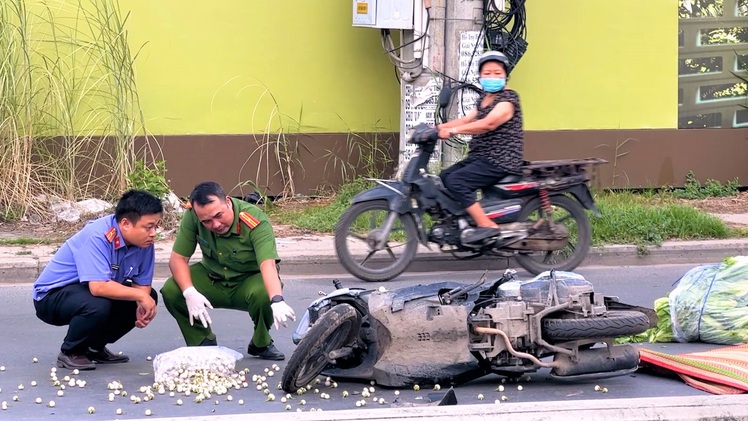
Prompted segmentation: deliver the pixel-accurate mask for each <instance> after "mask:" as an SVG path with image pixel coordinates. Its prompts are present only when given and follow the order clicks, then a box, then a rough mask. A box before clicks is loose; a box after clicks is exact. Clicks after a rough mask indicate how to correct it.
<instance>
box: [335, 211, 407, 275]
mask: <svg viewBox="0 0 748 421" xmlns="http://www.w3.org/2000/svg"><path fill="white" fill-rule="evenodd" d="M390 212H391V211H390V208H389V205H388V203H387V201H386V200H374V201H371V202H362V203H356V204H354V205H353V206H351V207H350V208H348V210H346V211H345V213H344V214H343V216H341V217H340V220H339V221H338V224H337V226H336V227H335V252H336V253H337V255H338V260H340V264H341V265H343V267H344V268H345V269H346V270H347V271H348V272H349V273H350V274H351V275H353V276H355V277H357V278H359V279H362V280H364V281H368V282H385V281H389V280H390V279H393V278H395V277H397V276H398V275H400V274H401V273H403V272H404V271H405V269H407V268H408V265H410V262H412V261H413V258H415V257H416V252H417V251H418V228H417V227H416V223H415V221H413V218H412V217H410V216H409V215H402V214H396V218H395V222H394V224H393V225H392V227H391V229H390V231H389V232H388V233H387V238H386V242H385V243H384V245H383V246H378V245H377V239H378V237H379V236H380V235H382V234H383V231H382V227H383V226H384V224H385V221H386V220H387V218H388V217H389V216H390ZM375 255H377V257H375Z"/></svg>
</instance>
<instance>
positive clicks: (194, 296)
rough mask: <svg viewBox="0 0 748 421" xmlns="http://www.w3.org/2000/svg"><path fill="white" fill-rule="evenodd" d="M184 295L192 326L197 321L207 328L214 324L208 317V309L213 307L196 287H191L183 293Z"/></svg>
mask: <svg viewBox="0 0 748 421" xmlns="http://www.w3.org/2000/svg"><path fill="white" fill-rule="evenodd" d="M182 295H183V296H184V300H185V301H186V302H187V310H189V312H190V326H192V325H193V324H194V322H195V320H200V322H201V323H202V324H203V327H205V328H207V327H208V325H209V324H211V323H213V321H212V320H210V316H209V315H208V309H212V308H213V306H212V305H211V304H210V301H208V299H207V298H205V296H204V295H203V294H200V292H198V290H196V289H195V287H189V288H187V289H185V290H184V291H182Z"/></svg>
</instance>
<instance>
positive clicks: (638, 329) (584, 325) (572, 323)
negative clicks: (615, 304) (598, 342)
mask: <svg viewBox="0 0 748 421" xmlns="http://www.w3.org/2000/svg"><path fill="white" fill-rule="evenodd" d="M647 329H649V317H647V315H646V314H644V313H641V312H638V311H627V310H621V311H609V312H608V315H607V316H606V317H590V318H583V319H562V318H558V319H556V318H550V317H546V318H544V319H543V327H542V330H543V338H544V339H545V340H547V341H551V342H557V341H573V340H577V339H593V338H617V337H621V336H629V335H636V334H639V333H642V332H644V331H646V330H647Z"/></svg>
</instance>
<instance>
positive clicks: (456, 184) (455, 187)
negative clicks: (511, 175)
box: [439, 156, 508, 208]
mask: <svg viewBox="0 0 748 421" xmlns="http://www.w3.org/2000/svg"><path fill="white" fill-rule="evenodd" d="M507 175H508V173H507V172H506V171H502V170H500V169H498V168H496V165H495V164H493V163H492V162H491V161H489V160H488V159H486V158H484V157H482V156H472V157H471V156H468V157H467V158H465V159H463V160H462V161H459V162H457V163H456V164H454V165H452V166H451V167H449V168H447V169H445V170H444V171H442V172H441V174H439V177H441V179H442V183H444V186H445V187H446V188H447V189H449V191H450V192H451V193H452V196H453V197H454V199H455V200H457V201H458V202H460V205H462V207H463V208H468V207H470V206H472V204H473V203H475V191H476V190H478V189H480V188H483V187H486V186H490V185H491V184H495V183H496V182H497V181H499V180H501V179H502V178H504V177H506V176H507Z"/></svg>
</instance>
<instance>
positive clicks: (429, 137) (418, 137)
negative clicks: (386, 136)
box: [409, 123, 439, 145]
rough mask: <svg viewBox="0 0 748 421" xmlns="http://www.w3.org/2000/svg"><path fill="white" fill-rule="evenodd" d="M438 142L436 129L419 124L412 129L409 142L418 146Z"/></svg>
mask: <svg viewBox="0 0 748 421" xmlns="http://www.w3.org/2000/svg"><path fill="white" fill-rule="evenodd" d="M438 140H439V130H437V128H436V127H433V126H429V125H428V124H425V123H421V124H419V125H417V126H415V127H413V131H412V132H411V134H410V140H409V142H410V143H412V144H414V145H418V144H420V143H428V142H437V141H438Z"/></svg>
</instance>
